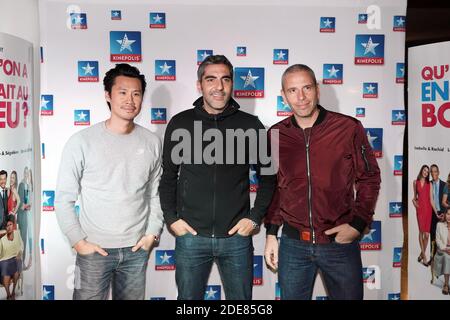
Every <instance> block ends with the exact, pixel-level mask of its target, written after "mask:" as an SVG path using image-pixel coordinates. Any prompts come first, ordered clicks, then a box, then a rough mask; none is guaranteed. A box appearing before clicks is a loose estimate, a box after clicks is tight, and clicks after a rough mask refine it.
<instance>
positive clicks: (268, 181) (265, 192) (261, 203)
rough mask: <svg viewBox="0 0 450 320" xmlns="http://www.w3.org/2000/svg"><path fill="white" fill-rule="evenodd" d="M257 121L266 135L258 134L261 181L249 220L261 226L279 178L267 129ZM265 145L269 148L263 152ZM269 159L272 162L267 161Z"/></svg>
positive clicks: (257, 173)
mask: <svg viewBox="0 0 450 320" xmlns="http://www.w3.org/2000/svg"><path fill="white" fill-rule="evenodd" d="M256 121H257V124H256V126H257V129H258V130H263V131H264V134H258V160H257V164H256V165H255V170H256V176H257V178H258V181H259V186H258V190H257V193H256V199H255V203H254V205H253V208H252V209H251V211H250V215H249V216H248V218H249V219H251V220H253V221H254V222H256V223H257V224H258V225H259V224H261V222H262V220H263V218H264V216H265V215H266V213H267V209H268V208H269V205H270V202H271V201H272V196H273V193H274V191H275V187H276V181H277V178H276V172H274V170H273V161H272V158H271V151H270V142H269V139H268V136H267V132H266V129H265V127H264V125H263V124H262V123H261V121H259V120H258V119H257V120H256ZM261 132H262V131H261ZM261 139H264V141H260V140H261ZM261 142H263V143H261ZM264 145H265V146H267V147H266V148H263V149H262V150H259V149H260V148H261V147H262V146H264ZM264 149H266V150H264ZM261 151H262V152H261ZM261 153H262V154H266V156H263V157H261ZM269 159H270V161H267V160H269Z"/></svg>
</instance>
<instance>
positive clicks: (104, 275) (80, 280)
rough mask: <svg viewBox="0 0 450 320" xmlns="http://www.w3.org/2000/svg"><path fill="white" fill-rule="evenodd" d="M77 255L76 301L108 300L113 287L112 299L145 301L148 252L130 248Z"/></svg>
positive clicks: (74, 298)
mask: <svg viewBox="0 0 450 320" xmlns="http://www.w3.org/2000/svg"><path fill="white" fill-rule="evenodd" d="M104 250H105V251H106V252H108V255H107V256H106V257H104V256H102V255H101V254H99V253H97V252H95V253H92V254H88V255H80V254H77V259H76V269H75V290H74V292H73V300H106V299H107V298H108V293H109V288H110V286H111V285H112V299H113V300H143V299H144V294H145V273H146V271H147V265H148V259H149V252H148V251H145V250H144V249H139V250H138V251H136V252H132V251H131V247H127V248H113V249H104Z"/></svg>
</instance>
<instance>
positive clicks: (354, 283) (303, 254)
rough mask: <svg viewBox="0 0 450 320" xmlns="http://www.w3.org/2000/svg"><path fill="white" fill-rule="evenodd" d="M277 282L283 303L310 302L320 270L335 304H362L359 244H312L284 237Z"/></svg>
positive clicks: (281, 242)
mask: <svg viewBox="0 0 450 320" xmlns="http://www.w3.org/2000/svg"><path fill="white" fill-rule="evenodd" d="M278 264H279V270H278V281H279V284H280V294H281V300H309V299H311V297H312V293H313V288H314V282H315V279H316V274H317V271H318V270H320V271H321V273H322V278H323V281H324V285H325V288H326V289H327V291H328V297H329V298H330V299H332V300H362V299H363V295H364V285H363V279H362V262H361V251H360V248H359V242H358V241H356V240H355V241H353V242H352V243H349V244H339V243H336V242H332V243H329V244H315V245H313V244H311V243H308V242H303V241H301V240H297V239H291V238H288V237H287V236H286V235H284V234H283V235H282V236H281V240H280V249H279V262H278Z"/></svg>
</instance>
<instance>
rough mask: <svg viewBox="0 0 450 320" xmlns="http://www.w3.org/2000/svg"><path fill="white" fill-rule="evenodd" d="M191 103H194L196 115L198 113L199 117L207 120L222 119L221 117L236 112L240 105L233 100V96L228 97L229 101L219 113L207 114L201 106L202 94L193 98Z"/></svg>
mask: <svg viewBox="0 0 450 320" xmlns="http://www.w3.org/2000/svg"><path fill="white" fill-rule="evenodd" d="M193 105H194V111H195V113H196V114H197V115H199V116H200V117H202V118H204V119H207V120H222V119H224V118H226V117H228V116H230V115H232V114H234V113H236V112H237V111H238V110H239V108H240V106H239V104H238V103H237V102H236V100H234V99H233V98H230V101H229V102H228V106H227V107H226V108H225V110H223V111H222V112H221V113H219V114H209V113H208V112H206V111H205V109H204V108H203V96H201V97H200V98H198V99H197V100H195V101H194V103H193Z"/></svg>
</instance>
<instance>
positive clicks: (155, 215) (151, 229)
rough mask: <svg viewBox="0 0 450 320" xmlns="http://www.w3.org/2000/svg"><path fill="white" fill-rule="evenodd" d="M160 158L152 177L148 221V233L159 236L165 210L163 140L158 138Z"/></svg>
mask: <svg viewBox="0 0 450 320" xmlns="http://www.w3.org/2000/svg"><path fill="white" fill-rule="evenodd" d="M156 154H157V155H158V160H157V161H156V165H155V168H153V172H152V174H151V177H150V216H149V219H148V223H147V230H146V232H145V234H146V235H149V234H152V235H154V236H159V235H160V234H161V231H162V227H163V224H164V218H163V212H162V210H161V203H160V200H159V191H158V187H159V183H160V180H161V175H162V168H161V161H162V160H161V141H160V140H159V139H158V145H157V152H156Z"/></svg>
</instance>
